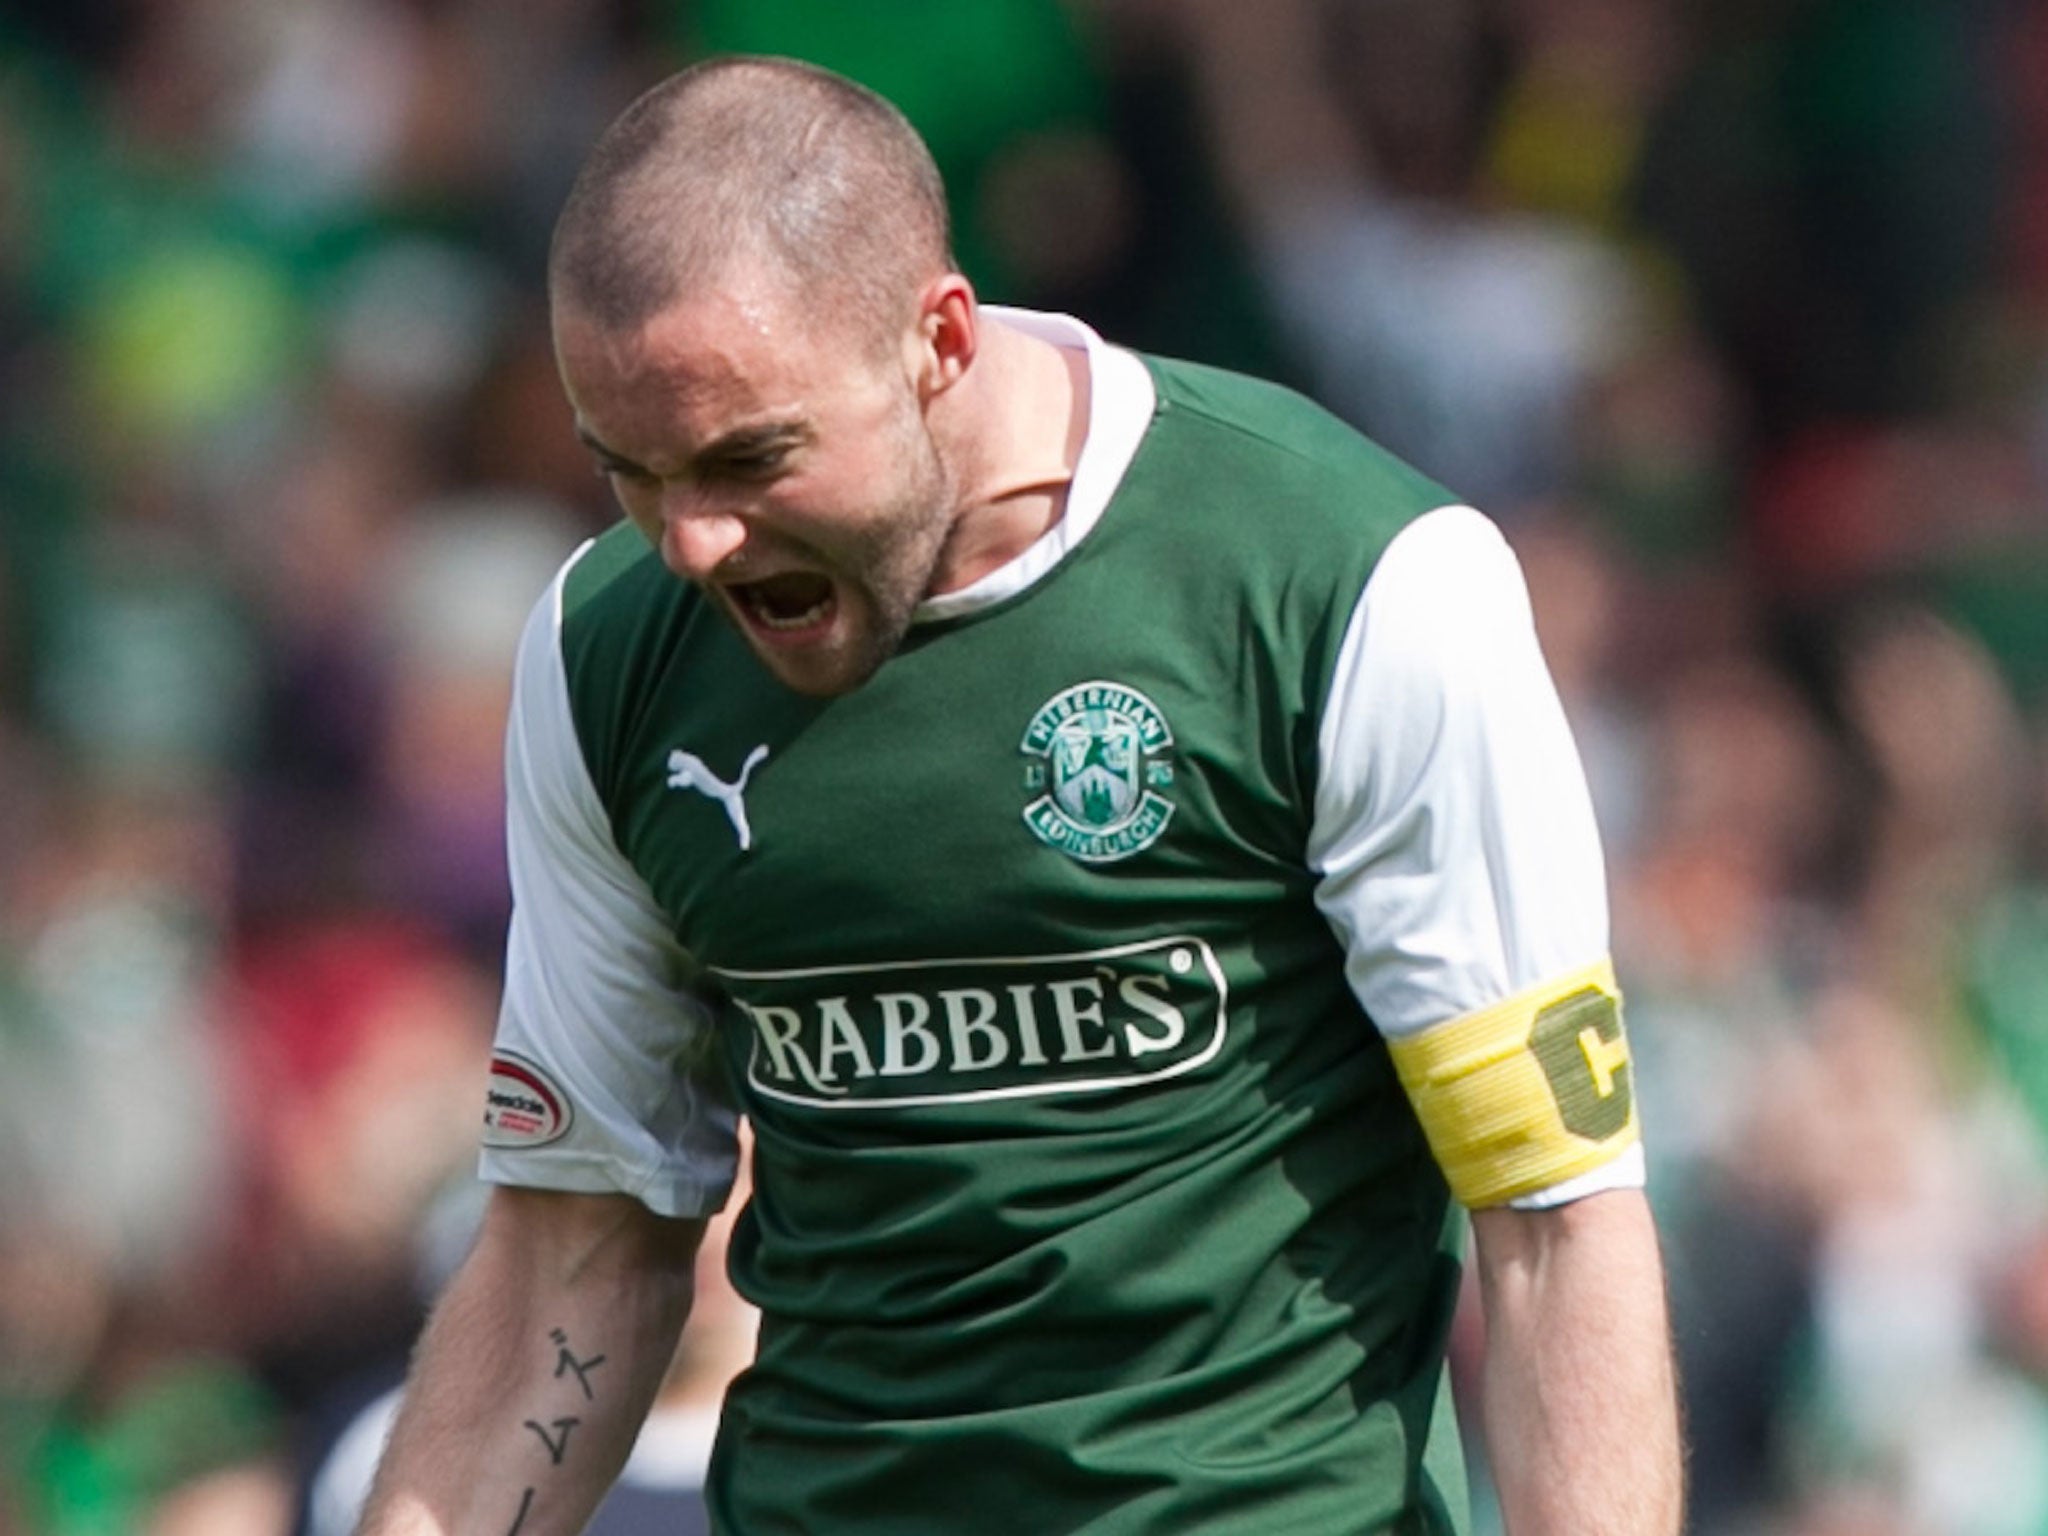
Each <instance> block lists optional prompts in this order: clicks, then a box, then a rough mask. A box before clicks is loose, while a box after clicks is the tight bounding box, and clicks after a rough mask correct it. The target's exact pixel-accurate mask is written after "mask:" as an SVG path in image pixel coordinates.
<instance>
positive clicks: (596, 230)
mask: <svg viewBox="0 0 2048 1536" xmlns="http://www.w3.org/2000/svg"><path fill="white" fill-rule="evenodd" d="M550 283H551V290H552V298H553V303H554V318H555V334H556V342H557V347H558V351H559V355H560V361H561V367H562V375H563V379H564V383H565V385H566V388H567V392H568V395H569V398H570V401H571V403H572V404H573V406H574V409H575V414H576V426H577V431H578V432H579V434H580V435H581V436H582V437H583V439H584V440H585V441H586V442H587V443H588V444H589V446H590V448H591V451H592V452H593V453H594V454H595V455H596V456H597V460H598V464H599V467H600V469H601V470H602V472H603V473H604V474H606V475H607V476H608V477H609V478H610V480H611V482H612V485H613V487H614V489H615V491H616V493H617V495H618V498H619V500H620V502H621V504H622V505H623V507H624V509H625V511H626V514H627V519H628V524H629V526H622V527H621V528H620V529H617V530H614V531H613V532H612V533H611V534H608V535H606V536H605V537H603V538H600V539H598V540H596V541H595V542H594V543H592V544H590V545H588V546H586V547H585V548H584V549H583V550H582V551H579V553H578V554H577V555H576V557H574V558H573V559H572V560H571V562H570V563H569V565H568V566H567V567H566V568H565V570H564V572H563V574H562V575H561V577H560V578H558V580H557V581H556V583H555V585H554V587H553V588H552V589H551V591H550V592H549V593H548V595H547V596H546V598H545V599H544V600H543V602H542V603H541V604H540V606H539V608H538V609H537V610H536V613H535V616H534V619H533V621H532V624H531V625H530V627H529V629H528V632H527V635H526V638H525V640H524V642H523V644H522V648H521V654H520V659H519V681H518V686H517V700H516V702H515V705H514V710H513V719H512V723H511V728H510V736H509V745H508V751H507V759H508V773H509V782H510V793H511V804H512V812H511V854H512V870H513V883H514V894H515V898H516V915H515V917H514V921H513V932H512V938H511V944H510V956H509V962H508V973H507V979H506V998H505V1005H504V1012H503V1017H502V1022H501V1026H500V1032H499V1051H498V1055H497V1058H496V1060H495V1062H494V1066H493V1075H492V1081H491V1096H490V1108H489V1110H488V1112H487V1117H486V1119H487V1131H486V1136H485V1141H486V1150H485V1154H484V1165H483V1166H484V1173H485V1175H486V1177H487V1178H489V1179H491V1180H493V1181H494V1182H496V1183H497V1184H499V1185H501V1186H503V1187H502V1188H500V1189H498V1190H497V1191H496V1192H495V1194H494V1197H493V1204H492V1208H491V1211H490V1214H489V1216H488V1217H487V1219H486V1222H485V1226H484V1230H483V1233H482V1235H481V1237H480V1238H479V1241H478V1244H477V1247H476V1250H475V1252H474V1253H473V1255H472V1256H471V1258H470V1259H469V1261H468V1262H467V1264H466V1265H465V1266H464V1268H463V1270H462V1271H461V1273H460V1274H459V1275H458V1276H457V1278H456V1279H455V1281H454V1282H453V1284H452V1285H451V1287H450V1289H449V1291H448V1293H447V1295H446V1296H445V1298H444V1299H443V1301H442V1302H441V1304H440V1306H439V1308H438V1309H437V1312H436V1315H435V1317H434V1319H433V1321H432V1323H431V1324H430V1326H429V1327H428V1329H427V1331H426V1334H425V1336H424V1338H423V1340H422V1343H421V1346H420V1351H419V1356H418V1360H417V1363H416V1364H415V1367H414V1371H413V1378H412V1384H411V1386H410V1388H409V1392H408V1400H407V1405H406V1408H405V1411H404V1414H403V1416H402V1418H401V1420H400V1422H399V1425H398V1427H397V1430H396V1432H395V1435H394V1438H393V1441H392V1445H391V1448H390V1450H389V1452H388V1454H387V1456H386V1460H385V1464H384V1467H383V1469H382V1471H381V1473H380V1475H379V1485H378V1492H377V1493H376V1495H375V1497H374V1499H373V1506H372V1509H371V1511H370V1513H369V1515H368V1517H367V1519H366V1525H365V1529H366V1530H367V1531H369V1532H372V1533H376V1536H396V1533H401V1532H466V1533H467V1532H474V1533H481V1536H536V1533H541V1532H557V1531H561V1532H567V1531H573V1530H575V1529H577V1528H578V1525H579V1523H580V1521H581V1520H582V1519H583V1518H584V1515H585V1514H586V1513H587V1511H588V1510H589V1509H590V1507H591V1506H592V1503H593V1501H594V1500H595V1499H596V1498H597V1497H598V1496H599V1494H600V1493H601V1491H602V1489H603V1487H604V1485H605V1483H606V1481H607V1479H608V1478H609V1477H610V1476H611V1475H612V1473H613V1471H614V1470H615V1468H616V1467H617V1466H618V1464H619V1461H620V1458H621V1457H622V1456H623V1454H624V1451H625V1448H626V1446H627V1445H628V1444H630V1442H631V1438H632V1431H633V1426H634V1424H635V1423H636V1422H637V1420H638V1418H639V1416H640V1414H641V1413H642V1412H643V1411H644V1409H645V1406H646V1404H647V1401H648V1398H649V1395H650V1394H651V1393H652V1391H653V1389H654V1385H655V1382H656V1380H657V1379H658V1377H659V1375H660V1370H661V1365H662V1362H663V1361H664V1360H665V1359H666V1358H667V1355H668V1351H669V1348H670V1345H671V1344H672V1342H673V1340H674V1337H675V1334H676V1330H677V1328H678V1326H679V1325H680V1323H681V1320H682V1318H683V1316H684V1315H685V1313H686V1311H687V1309H688V1306H689V1299H690V1298H689V1289H688V1284H689V1282H688V1277H689V1273H690V1255H691V1252H692V1249H693V1247H694V1245H695V1243H696V1240H697V1233H698V1231H699V1230H700V1228H701V1224H702V1222H703V1219H704V1217H705V1216H706V1214H707V1213H709V1212H711V1211H713V1210H715V1209H716V1208H717V1207H718V1206H719V1204H720V1203H721V1201H722V1200H723V1199H724V1197H725V1194H726V1188H727V1184H728V1182H729V1180H730V1178H731V1175H732V1161H733V1141H734V1108H733V1105H734V1104H735V1103H736V1104H737V1107H738V1109H739V1110H740V1111H743V1112H744V1114H745V1115H746V1116H747V1118H748V1119H749V1121H750V1122H751V1124H752V1126H753V1129H754V1136H755V1142H754V1180H755V1189H754V1196H753V1199H752V1202H751V1204H750V1205H749V1206H748V1208H747V1210H746V1211H745V1212H744V1213H743V1215H742V1216H741V1218H740V1221H739V1224H738V1227H737V1230H736V1233H735V1236H734V1239H733V1245H732V1259H731V1262H732V1269H733V1274H734V1277H735V1279H736V1281H737V1283H738V1285H739V1286H740V1288H741V1290H742V1291H743V1292H744V1293H745V1294H746V1295H747V1296H748V1297H749V1298H750V1299H751V1300H753V1301H754V1302H755V1303H756V1304H758V1305H759V1306H760V1308H761V1309H762V1314H763V1324H762V1333H761V1339H760V1351H759V1356H758V1359H757V1362H756V1364H755V1365H754V1366H753V1368H752V1369H751V1370H750V1371H749V1372H748V1373H747V1374H746V1375H744V1376H743V1377H742V1378H741V1379H740V1381H739V1382H738V1383H736V1385H735V1386H734V1388H733V1390H732V1391H731V1393H730V1394H729V1396H728V1399H727V1406H726V1412H725V1419H724V1425H723V1428H722V1430H721V1444H720V1447H719V1450H718V1453H717V1454H716V1456H715V1458H714V1463H713V1467H712V1478H711V1489H710V1500H711V1506H712V1511H713V1517H714V1521H715V1522H716V1523H717V1525H718V1526H719V1528H720V1529H721V1530H724V1531H728V1532H733V1533H744V1536H758V1533H766V1532H834V1533H837V1532H863V1531H873V1532H887V1533H891V1536H900V1533H905V1532H953V1531H975V1532H1004V1531H1017V1532H1065V1531H1079V1530H1083V1529H1085V1530H1088V1531H1091V1532H1099V1533H1110V1532H1137V1531H1147V1532H1152V1531H1161V1532H1195V1531H1200V1532H1216V1533H1224V1532H1288V1533H1311V1536H1313V1533H1331V1536H1335V1533H1340V1532H1341V1533H1359V1532H1377V1531H1405V1532H1444V1531H1456V1530H1462V1529H1463V1523H1464V1515H1463V1512H1462V1505H1463V1503H1464V1487H1463V1474H1462V1472H1461V1470H1460V1467H1459V1462H1458V1450H1457V1444H1456V1428H1455V1423H1454V1420H1453V1416H1452V1413H1451V1410H1450V1406H1449V1401H1448V1395H1447V1392H1446V1390H1445V1387H1444V1370H1443V1352H1444V1338H1445V1332H1446V1329H1447V1327H1448V1325H1449V1320H1450V1316H1451V1312H1452V1308H1453V1302H1454V1297H1455V1293H1456V1290H1457V1285H1458V1272H1459V1259H1458V1253H1459V1248H1460V1244H1461V1234H1462V1228H1463V1218H1462V1216H1461V1214H1460V1213H1459V1212H1458V1211H1457V1210H1456V1207H1455V1206H1454V1205H1453V1203H1452V1199H1451V1191H1453V1190H1455V1192H1456V1193H1457V1195H1458V1196H1459V1197H1460V1198H1461V1199H1462V1200H1464V1201H1465V1202H1466V1203H1467V1204H1469V1205H1471V1206H1472V1207H1474V1208H1475V1213H1474V1217H1473V1223H1474V1226H1475V1228H1476V1231H1477V1244H1478V1257H1479V1273H1480V1278H1481V1282H1482V1287H1483V1291H1484V1294H1485V1299H1486V1303H1487V1315H1488V1325H1489V1343H1488V1346H1487V1357H1486V1365H1485V1378H1486V1387H1485V1390H1486V1404H1485V1413H1486V1422H1487V1426H1488V1433H1489V1444H1490V1449H1491V1453H1492V1457H1493V1460H1494V1463H1495V1468H1496V1472H1497V1474H1498V1480H1499V1482H1500V1485H1501V1490H1502V1495H1503V1500H1504V1503H1505V1506H1506V1508H1507V1510H1508V1512H1509V1520H1510V1527H1511V1529H1512V1530H1513V1531H1514V1532H1516V1533H1517V1536H1525V1533H1542V1532H1563V1531H1570V1532H1572V1533H1575V1536H1585V1533H1609V1532H1626V1533H1629V1536H1643V1533H1664V1532H1671V1531H1675V1530H1676V1528H1677V1521H1678V1515H1677V1504H1678V1491H1677V1484H1678V1470H1677V1450H1676V1441H1677V1434H1676V1428H1675V1424H1674V1409H1673V1405H1672V1390H1671V1379H1670V1373H1669V1366H1668V1349H1667V1343H1666V1338H1665V1325H1664V1315H1663V1304H1662V1292H1661V1276H1660V1271H1659V1267H1658V1260H1657V1256H1656V1249H1655V1240H1654V1236H1653V1233H1652V1229H1651V1227H1650V1223H1649V1220H1648V1217H1647V1214H1646V1211H1645V1207H1644V1203H1643V1200H1642V1196H1641V1192H1640V1188H1639V1186H1640V1183H1641V1160H1640V1151H1639V1149H1638V1147H1637V1142H1636V1126H1635V1116H1634V1112H1633V1108H1632V1102H1633V1099H1632V1093H1631V1089H1630V1068H1629V1065H1628V1055H1627V1050H1626V1045H1625V1042H1624V1040H1623V1037H1622V1033H1621V1025H1620V1014H1619V1011H1618V1006H1617V999H1616V993H1615V989H1614V981H1613V976H1612V971H1611V968H1610V967H1609V965H1608V963H1607V960H1606V949H1607V939H1606V907H1605V896H1604V890H1603V887H1602V882H1601V873H1600V856H1599V849H1598V844H1597V840H1596V837H1595V834H1594V830H1593V826H1592V819H1591V813H1590V811H1589V809H1588V806H1587V803H1586V797H1585V793H1584V788H1583V781H1582V777H1581V775H1580V772H1579V769H1578V765H1577V761H1576V758H1575V756H1574V755H1573V751H1572V748H1571V743H1570V740H1569V736H1568V733H1567V731H1566V729H1565V726H1564V723H1563V720H1562V716H1561V712H1560V711H1559V709H1558V706H1557V701H1556V697H1555V694H1554V692H1553V690H1552V689H1551V687H1550V684H1549V681H1548V678H1547V676H1546V674H1545V673H1544V670H1543V666H1542V662H1541V659H1540V656H1539V654H1538V652H1537V649H1536V645H1535V641H1534V636H1533V633H1532V630H1531V625H1530V621H1529V614H1528V608H1527V602H1526V597H1525V594H1524V593H1523V592H1522V590H1521V586H1520V579H1519V575H1518V573H1517V571H1516V569H1515V566H1514V563H1513V560H1512V558H1511V557H1510V556H1509V554H1508V553H1507V551H1506V548H1505V546H1504V545H1503V544H1502V543H1501V541H1500V539H1499V537H1498V535H1497V534H1496V533H1495V532H1494V531H1493V530H1492V528H1491V526H1490V525H1489V524H1487V523H1486V522H1485V521H1484V520H1483V519H1481V518H1480V517H1479V516H1478V514H1476V513H1474V512H1471V511H1469V510H1465V509H1461V508H1457V507H1456V506H1454V505H1452V498H1450V497H1449V496H1447V495H1446V494H1445V493H1444V492H1442V491H1441V490H1439V489H1438V488H1437V487H1435V486H1433V485H1430V484H1429V483H1427V482H1426V481H1424V480H1422V479H1421V478H1420V477H1418V476H1416V475H1414V474H1413V473H1411V472H1410V471H1408V470H1406V469H1404V468H1403V467H1402V466H1400V465H1399V464H1396V463H1394V462H1393V461H1391V460H1389V459H1388V458H1387V457H1386V456H1385V455H1383V454H1381V453H1380V452H1378V451H1377V450H1376V449H1374V448H1373V447H1371V446H1370V445H1369V444H1367V443H1365V442H1364V441H1362V440H1361V439H1359V438H1357V437H1356V436H1355V435H1353V434H1352V433H1350V432H1349V431H1348V430H1347V429H1345V428H1343V427H1342V426H1340V425H1338V424H1337V423H1336V422H1335V421H1334V420H1332V419H1331V418H1329V417H1327V416H1325V415H1323V414H1322V413H1320V412H1318V411H1316V410H1315V409H1314V408H1312V407H1310V406H1309V405H1307V404H1306V403H1305V402H1303V401H1301V400H1299V399H1298V398H1296V397H1294V396H1291V395H1288V394H1286V393H1285V392H1283V391H1280V390H1277V389H1274V388H1271V387H1269V386H1265V385H1260V384H1255V383H1253V382H1251V381H1249V380H1244V379H1240V378H1235V377H1232V376H1228V375H1223V374H1218V373H1215V372H1212V371H1209V370H1204V369H1199V368H1193V367H1189V366H1186V365H1181V364H1169V363H1164V362H1158V361H1149V362H1148V361H1144V360H1140V359H1139V358H1137V357H1135V356H1133V355H1131V354H1129V353H1126V352H1122V351H1118V350H1116V349H1114V348H1111V347H1109V346H1106V345H1105V344H1103V343H1102V342H1101V340H1100V339H1099V338H1097V337H1095V336H1094V335H1093V334H1092V333H1090V332H1089V331H1087V330H1086V329H1085V328H1084V327H1082V326H1080V325H1078V324H1077V323H1075V322H1073V321H1070V320H1065V319H1062V318H1057V317H1046V316H1033V315H1026V314H1021V313H1016V312H1009V311H1000V310H983V309H979V308H978V307H977V306H976V303H975V300H974V296H973V294H972V292H971V290H970V289H969V287H968V285H967V283H966V281H965V280H964V279H963V278H962V277H961V276H960V275H959V274H958V273H957V272H955V271H954V270H953V269H952V265H951V262H950V261H949V259H948V255H947V237H946V214H945V205H944V200H943V196H942V193H941V191H940V188H939V185H938V181H937V177H936V175H935V174H934V173H933V172H932V170H931V167H930V162H929V159H928V157H926V155H925V154H924V152H923V149H922V146H921V145H920V144H919V143H918V141H917V139H916V136H915V135H914V134H913V133H912V132H911V131H910V130H909V128H908V126H907V125H906V124H905V123H904V122H903V121H902V120H901V118H900V117H898V116H897V115H896V114H895V113H894V112H893V110H892V109H890V108H889V107H888V106H887V105H886V104H884V103H882V102H880V101H879V100H878V99H876V98H874V97H872V96H871V95H870V94H869V93H867V92H865V91H863V90H861V89H859V88H857V87H854V86H852V85H850V84H848V83H847V82H845V81H842V80H840V79H838V78H836V77H833V76H831V75H828V74H825V73H823V72H821V71H816V70H813V69H810V68H808V67H806V66H801V65H796V64H791V63H786V62H779V61H765V60H726V61H720V62H715V63H712V64H709V65H705V66H700V67H699V68H697V69H695V70H692V71H690V72H688V73H686V74H684V75H682V76H679V77H677V78H675V79H672V80H670V81H669V82H667V83H666V84H664V85H662V86H659V87H657V88H656V89H655V90H654V91H653V92H651V93H650V94H649V95H648V96H646V97H645V98H643V99H642V100H641V101H640V102H638V103H637V104H636V105H635V106H633V107H632V108H631V109H630V110H629V111H627V112H626V113H625V114H624V116H623V117H622V118H621V119H620V120H619V122H618V123H616V124H615V125H614V126H613V127H612V129H611V130H609V132H608V133H607V134H606V136H605V137H604V139H603V140H602V141H601V142H600V143H599V145H598V146H597V148H596V150H595V151H594V153H593V155H592V157H591V160H590V162H589V164H588V165H587V166H586V167H585V169H584V172H583V174H582V176H581V178H580V179H579V181H578V184H577V186H576V188H575V190H574V192H573V193H572V194H571V197H570V199H569V202H568V205H567V207H566V208H565V210H564V212H563V215H562V219H561V223H560V226H559V227H558V229H557V232H556V238H555V245H554V250H553V255H552V259H551V270H550ZM650 546H651V548H650ZM678 577H680V578H682V580H680V581H678V580H677V579H676V578H678ZM1447 1180H1448V1184H1447Z"/></svg>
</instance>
